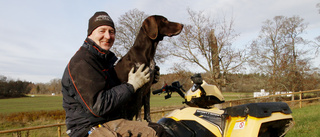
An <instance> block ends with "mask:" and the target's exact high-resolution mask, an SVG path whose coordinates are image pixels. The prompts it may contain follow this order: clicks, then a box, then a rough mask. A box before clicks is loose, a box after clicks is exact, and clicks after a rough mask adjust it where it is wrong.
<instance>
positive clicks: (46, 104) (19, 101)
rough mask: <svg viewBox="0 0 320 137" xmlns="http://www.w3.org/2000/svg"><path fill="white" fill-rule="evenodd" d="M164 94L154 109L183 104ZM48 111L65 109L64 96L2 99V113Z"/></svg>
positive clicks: (154, 97)
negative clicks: (63, 106)
mask: <svg viewBox="0 0 320 137" xmlns="http://www.w3.org/2000/svg"><path fill="white" fill-rule="evenodd" d="M164 96H165V95H164V94H161V95H152V96H151V103H150V104H151V107H152V108H154V109H157V108H161V107H168V106H171V107H174V106H181V105H183V104H182V102H183V101H184V99H182V98H181V97H180V96H179V95H178V94H175V93H173V94H172V97H171V98H170V99H165V98H164ZM224 96H225V97H226V100H230V99H239V98H240V97H247V96H248V95H247V94H245V93H225V94H224ZM40 110H44V111H48V110H63V108H62V96H43V95H36V96H34V97H31V96H28V97H22V98H11V99H0V114H1V113H2V114H9V113H15V112H31V111H40Z"/></svg>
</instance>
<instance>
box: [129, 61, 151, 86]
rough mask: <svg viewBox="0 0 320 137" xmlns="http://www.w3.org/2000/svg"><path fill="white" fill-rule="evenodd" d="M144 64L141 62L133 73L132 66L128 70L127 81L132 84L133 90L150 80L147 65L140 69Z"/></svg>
mask: <svg viewBox="0 0 320 137" xmlns="http://www.w3.org/2000/svg"><path fill="white" fill-rule="evenodd" d="M144 66H145V64H142V65H141V66H140V67H139V68H138V70H137V71H136V72H135V73H133V70H134V67H133V68H132V69H131V70H130V72H129V75H128V83H129V84H131V85H132V86H133V88H134V92H136V91H137V89H139V88H141V87H142V86H143V85H144V84H146V83H147V82H149V81H150V72H149V67H147V68H146V69H145V70H142V69H143V68H144Z"/></svg>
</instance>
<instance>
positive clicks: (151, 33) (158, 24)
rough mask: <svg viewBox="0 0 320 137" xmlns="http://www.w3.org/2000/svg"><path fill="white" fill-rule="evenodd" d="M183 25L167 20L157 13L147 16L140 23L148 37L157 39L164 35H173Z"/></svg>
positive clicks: (180, 29) (177, 32)
mask: <svg viewBox="0 0 320 137" xmlns="http://www.w3.org/2000/svg"><path fill="white" fill-rule="evenodd" d="M182 28H183V25H182V24H180V23H176V22H171V21H168V20H167V18H165V17H163V16H159V15H153V16H149V17H148V18H147V19H145V20H144V21H143V23H142V29H143V30H144V31H145V33H146V34H147V35H148V37H149V38H150V39H153V40H155V39H157V38H158V37H161V38H160V39H162V38H163V37H164V36H169V37H171V36H175V35H178V34H179V33H180V32H181V31H182Z"/></svg>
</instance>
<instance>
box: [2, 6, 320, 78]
mask: <svg viewBox="0 0 320 137" xmlns="http://www.w3.org/2000/svg"><path fill="white" fill-rule="evenodd" d="M317 3H320V1H319V0H130V1H125V0H113V1H110V0H91V1H89V0H51V1H45V0H2V1H0V75H4V76H6V77H9V78H12V79H14V80H17V79H20V80H26V81H31V82H34V83H39V82H42V83H46V82H49V81H50V80H51V79H54V78H61V76H62V73H63V71H64V69H65V67H66V65H67V63H68V62H69V60H70V58H71V57H72V56H73V55H74V53H75V52H76V51H77V50H78V49H79V47H80V46H81V45H82V43H83V41H84V39H85V38H86V34H87V25H88V24H87V23H88V19H89V18H90V17H91V16H92V15H93V14H94V13H95V12H96V11H106V12H107V13H108V14H109V15H110V16H111V18H112V19H113V20H114V21H115V22H116V21H118V18H119V17H120V16H121V15H123V14H124V13H125V12H128V11H129V10H132V9H135V8H137V9H138V10H140V11H143V12H145V13H146V14H149V15H153V14H158V15H163V16H165V17H167V18H168V19H169V20H171V21H175V22H180V23H185V24H187V23H188V14H187V10H186V9H187V8H190V9H191V10H193V11H204V12H205V13H206V14H208V15H210V16H212V17H214V16H223V15H225V16H227V17H234V19H235V23H234V24H235V26H234V27H235V31H236V33H240V36H239V37H238V38H237V41H236V42H235V44H236V46H244V45H245V44H247V43H249V42H250V41H251V40H253V39H255V38H256V37H257V35H258V33H259V31H260V29H261V26H262V22H264V21H265V20H267V19H272V18H273V17H275V16H278V15H283V16H287V17H291V16H293V15H298V16H300V17H301V18H303V19H305V23H309V25H308V28H307V30H306V32H307V33H306V34H305V38H307V39H310V40H313V39H314V38H315V37H317V36H319V35H320V14H319V11H318V9H317V8H316V4H317ZM319 61H320V60H319V59H318V60H315V61H314V62H315V64H316V65H318V64H319V63H317V62H319ZM170 65H172V64H169V63H168V62H166V63H164V64H160V65H159V66H160V68H161V73H168V72H170V71H169V70H168V69H169V68H170V67H172V66H170Z"/></svg>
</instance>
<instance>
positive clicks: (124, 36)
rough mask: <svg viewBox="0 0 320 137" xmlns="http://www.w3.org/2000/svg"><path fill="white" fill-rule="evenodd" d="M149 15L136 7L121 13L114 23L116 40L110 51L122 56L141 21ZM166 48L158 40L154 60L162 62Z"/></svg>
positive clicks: (133, 38)
mask: <svg viewBox="0 0 320 137" xmlns="http://www.w3.org/2000/svg"><path fill="white" fill-rule="evenodd" d="M148 16H149V15H148V14H146V13H145V12H143V11H139V10H138V9H133V10H129V11H128V12H126V13H125V14H124V15H121V16H120V17H119V19H118V22H117V24H116V41H115V45H114V46H113V47H112V51H113V52H114V53H115V54H116V56H118V57H123V56H124V55H125V54H126V53H127V52H128V51H129V49H130V48H131V46H132V45H133V43H134V41H135V38H136V36H137V35H138V32H139V31H140V29H141V25H142V23H143V21H144V20H145V19H146V18H147V17H148ZM165 49H166V48H165V47H164V45H163V44H162V43H161V42H160V43H159V45H158V47H157V52H156V55H155V61H156V62H162V61H163V60H164V59H165V57H166V56H167V53H166V50H165Z"/></svg>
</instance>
